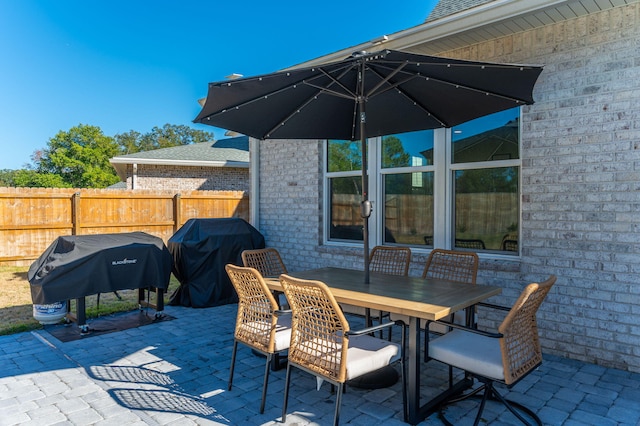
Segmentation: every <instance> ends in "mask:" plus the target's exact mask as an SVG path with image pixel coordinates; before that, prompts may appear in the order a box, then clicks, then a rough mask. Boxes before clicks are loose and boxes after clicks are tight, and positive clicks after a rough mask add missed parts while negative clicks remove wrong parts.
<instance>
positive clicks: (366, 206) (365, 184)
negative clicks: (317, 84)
mask: <svg viewBox="0 0 640 426" xmlns="http://www.w3.org/2000/svg"><path fill="white" fill-rule="evenodd" d="M360 83H361V92H360V96H359V98H358V109H359V110H360V143H361V144H362V203H361V204H360V215H361V216H362V221H363V228H362V245H363V246H364V283H365V284H369V216H371V202H370V201H369V171H368V164H367V136H366V135H365V125H366V122H367V115H366V112H365V107H364V104H365V99H364V62H363V63H362V69H361V72H360Z"/></svg>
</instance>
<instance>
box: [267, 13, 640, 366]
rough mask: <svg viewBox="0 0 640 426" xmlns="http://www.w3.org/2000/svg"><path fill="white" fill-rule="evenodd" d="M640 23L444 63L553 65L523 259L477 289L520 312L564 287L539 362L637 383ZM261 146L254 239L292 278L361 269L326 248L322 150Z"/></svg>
mask: <svg viewBox="0 0 640 426" xmlns="http://www.w3.org/2000/svg"><path fill="white" fill-rule="evenodd" d="M639 16H640V4H638V3H635V4H632V5H628V6H620V7H616V8H613V9H611V10H608V11H604V12H600V13H597V14H593V15H590V16H586V17H581V18H576V19H572V20H569V21H565V22H562V23H558V24H553V25H549V26H547V27H544V28H540V29H536V30H532V31H527V32H521V33H517V34H514V35H512V36H508V37H502V38H499V39H495V40H492V41H489V42H485V43H481V44H477V45H473V46H468V47H465V48H463V49H458V50H455V51H451V52H442V53H441V56H450V57H455V58H461V59H471V60H482V61H491V62H515V63H532V64H543V65H545V69H544V71H543V73H542V74H541V76H540V79H539V80H538V84H537V85H536V88H535V90H534V99H535V100H536V103H535V104H534V105H533V106H530V107H525V108H524V116H523V129H524V131H523V135H522V147H523V149H522V161H523V167H522V184H523V186H522V211H523V212H522V241H521V246H522V258H521V260H520V261H519V262H513V261H501V260H490V259H482V260H481V264H480V271H479V277H478V282H479V283H485V284H494V285H500V286H502V287H503V289H504V291H503V294H502V295H501V296H500V297H498V298H496V299H495V301H497V302H500V303H504V304H511V303H513V301H514V299H515V298H516V297H517V295H518V294H519V293H520V291H521V289H522V288H523V286H524V285H526V284H527V283H529V282H533V281H539V280H543V279H544V278H546V277H547V276H548V275H550V274H555V275H557V276H558V281H557V284H556V286H555V287H554V289H553V290H552V293H551V294H550V295H549V297H548V299H547V301H546V302H545V303H544V304H543V306H542V308H541V312H540V314H539V325H540V329H541V335H542V345H543V350H544V352H545V353H550V354H555V355H560V356H565V357H570V358H574V359H579V360H583V361H587V362H592V363H597V364H602V365H605V366H610V367H616V368H621V369H628V370H630V371H635V372H638V371H640V59H638V44H637V40H638V39H640V18H639ZM260 144H261V145H260V146H261V151H260V153H261V154H260V185H261V189H260V191H261V192H260V194H261V195H260V200H259V203H260V204H259V205H260V223H259V228H260V230H261V231H262V232H263V233H264V234H265V237H266V239H267V245H269V246H274V247H277V248H278V249H279V250H281V251H282V254H283V258H284V261H285V262H286V263H287V266H288V267H289V269H290V270H291V271H295V270H298V269H305V268H310V267H315V266H326V265H333V266H344V267H353V268H361V267H362V260H361V259H362V252H361V250H359V249H346V248H331V247H327V246H322V245H321V241H322V236H321V227H322V206H321V200H322V174H321V157H320V152H321V151H320V149H321V144H319V143H312V142H309V141H297V142H292V141H287V142H282V141H267V142H261V143H260ZM424 260H425V254H424V253H416V254H415V255H414V260H413V263H412V267H411V272H410V273H411V274H412V275H419V274H420V272H421V270H422V266H423V264H424ZM483 317H484V315H483ZM484 318H486V317H484ZM484 323H485V325H490V324H491V323H492V321H491V318H488V319H485V320H484Z"/></svg>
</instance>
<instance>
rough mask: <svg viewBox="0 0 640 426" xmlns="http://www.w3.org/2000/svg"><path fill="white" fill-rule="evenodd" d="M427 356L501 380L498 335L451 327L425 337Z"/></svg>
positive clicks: (502, 368)
mask: <svg viewBox="0 0 640 426" xmlns="http://www.w3.org/2000/svg"><path fill="white" fill-rule="evenodd" d="M429 357H431V358H433V359H435V360H438V361H441V362H444V363H446V364H449V365H453V366H454V367H457V368H460V369H461V370H465V371H468V372H470V373H475V374H478V375H480V376H484V377H488V378H490V379H494V380H504V367H503V365H502V354H501V352H500V340H499V339H494V338H491V337H487V336H482V335H479V334H475V333H470V332H465V331H462V330H453V331H451V332H449V333H447V334H444V335H442V336H440V337H438V338H436V339H433V340H431V341H429Z"/></svg>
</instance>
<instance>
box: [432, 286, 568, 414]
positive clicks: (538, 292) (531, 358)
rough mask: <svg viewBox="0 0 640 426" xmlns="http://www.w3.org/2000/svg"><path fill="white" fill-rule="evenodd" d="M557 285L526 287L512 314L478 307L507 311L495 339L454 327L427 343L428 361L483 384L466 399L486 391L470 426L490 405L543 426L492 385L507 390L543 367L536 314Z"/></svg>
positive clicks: (485, 334)
mask: <svg viewBox="0 0 640 426" xmlns="http://www.w3.org/2000/svg"><path fill="white" fill-rule="evenodd" d="M555 282H556V277H555V276H554V275H552V276H550V277H549V278H548V279H547V280H546V281H544V282H542V283H532V284H529V285H528V286H527V287H526V288H525V289H524V290H523V291H522V293H521V294H520V297H519V298H518V300H516V302H515V303H514V304H513V306H512V307H511V308H510V309H509V308H505V307H501V306H497V305H492V304H487V303H479V305H482V306H486V307H489V308H495V309H502V310H506V311H508V314H507V315H506V317H505V318H504V320H503V321H502V323H501V324H500V326H499V327H498V332H497V333H488V332H485V331H480V330H478V329H476V328H467V327H463V326H460V325H454V326H453V327H454V328H455V329H454V330H453V331H451V332H449V333H447V334H444V335H442V336H440V337H437V338H436V339H434V340H432V341H431V342H428V343H429V344H428V354H429V357H430V359H433V360H437V361H440V362H443V363H445V364H448V365H449V366H452V367H455V368H459V369H461V370H464V371H465V372H466V374H470V375H471V376H473V377H475V378H476V379H478V381H480V382H481V383H483V385H482V386H481V387H480V388H478V389H475V390H473V391H472V392H471V393H470V394H469V395H467V396H471V394H473V395H476V394H478V393H479V392H480V391H481V390H484V393H483V395H482V401H481V403H480V408H479V410H478V413H477V415H476V418H475V422H474V426H477V425H478V423H479V422H480V419H481V416H482V412H483V410H484V407H485V404H486V402H487V400H488V399H497V400H499V401H500V402H502V403H503V404H504V405H505V406H506V407H507V408H508V409H509V411H511V412H512V413H513V414H514V415H515V416H516V417H517V418H518V419H519V420H520V421H522V422H523V423H524V424H528V422H527V420H526V419H525V418H524V417H523V416H522V414H521V413H520V412H518V411H517V410H516V409H518V410H520V411H521V412H524V413H526V414H527V415H528V416H529V417H530V418H531V419H533V420H534V421H535V422H536V423H537V424H538V425H540V426H542V423H541V422H540V419H539V418H538V416H537V415H536V414H535V413H533V412H532V411H531V410H529V409H528V408H526V407H524V406H523V405H521V404H518V403H514V402H512V401H509V400H507V399H506V398H504V397H503V396H502V395H501V394H500V393H499V392H498V391H497V390H496V389H495V387H494V384H495V383H502V384H504V385H506V386H507V387H508V388H511V387H512V386H514V385H515V384H516V383H518V382H519V381H520V380H521V379H522V378H523V377H525V376H526V375H527V374H529V373H530V372H531V371H533V370H534V369H535V368H537V367H538V366H539V365H540V364H541V363H542V351H541V348H540V340H539V336H538V325H537V321H536V313H537V312H538V308H539V307H540V305H541V304H542V302H543V301H544V299H545V297H546V296H547V294H548V293H549V290H551V287H552V286H553V284H554V283H555ZM461 399H464V397H457V398H456V401H459V400H461ZM445 423H446V424H449V425H450V424H451V423H450V422H448V421H447V422H445Z"/></svg>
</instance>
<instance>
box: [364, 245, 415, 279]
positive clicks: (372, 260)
mask: <svg viewBox="0 0 640 426" xmlns="http://www.w3.org/2000/svg"><path fill="white" fill-rule="evenodd" d="M410 263H411V249H410V248H409V247H387V246H375V247H374V248H373V249H372V250H371V254H370V256H369V270H370V271H371V272H377V273H380V274H387V275H401V276H405V277H406V276H407V275H409V264H410Z"/></svg>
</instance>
